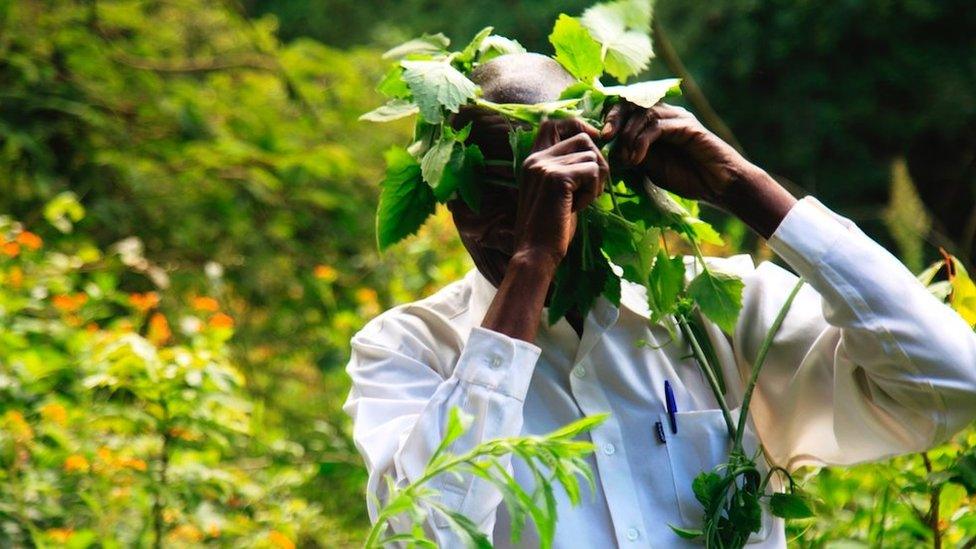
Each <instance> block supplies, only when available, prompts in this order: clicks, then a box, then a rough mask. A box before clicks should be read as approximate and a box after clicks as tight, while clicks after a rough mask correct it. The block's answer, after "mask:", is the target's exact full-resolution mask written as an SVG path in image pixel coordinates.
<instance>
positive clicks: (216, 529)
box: [207, 522, 220, 538]
mask: <svg viewBox="0 0 976 549" xmlns="http://www.w3.org/2000/svg"><path fill="white" fill-rule="evenodd" d="M207 535H208V536H210V537H212V538H219V537H220V525H219V524H217V523H216V522H211V523H210V525H209V526H207Z"/></svg>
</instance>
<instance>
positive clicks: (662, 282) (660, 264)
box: [647, 250, 685, 322]
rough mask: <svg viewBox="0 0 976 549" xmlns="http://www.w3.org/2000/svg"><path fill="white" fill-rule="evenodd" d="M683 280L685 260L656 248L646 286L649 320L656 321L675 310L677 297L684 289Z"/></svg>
mask: <svg viewBox="0 0 976 549" xmlns="http://www.w3.org/2000/svg"><path fill="white" fill-rule="evenodd" d="M684 280H685V262H684V260H683V259H682V257H681V256H675V257H668V254H667V253H665V252H664V250H658V252H657V259H656V260H655V261H654V268H652V269H651V277H650V280H649V281H648V286H647V289H648V298H649V301H650V303H649V304H650V307H651V311H652V315H651V320H653V321H654V322H657V321H659V320H661V319H662V318H663V317H665V316H667V315H669V314H671V313H673V312H674V311H675V309H676V308H677V306H678V297H679V296H680V295H681V290H682V289H684Z"/></svg>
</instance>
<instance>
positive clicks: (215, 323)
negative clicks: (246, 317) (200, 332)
mask: <svg viewBox="0 0 976 549" xmlns="http://www.w3.org/2000/svg"><path fill="white" fill-rule="evenodd" d="M208 324H210V327H211V328H218V329H219V328H233V327H234V319H233V318H231V317H230V316H229V315H226V314H224V313H217V314H215V315H213V316H211V317H210V321H209V322H208Z"/></svg>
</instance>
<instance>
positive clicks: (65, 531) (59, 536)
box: [44, 528, 75, 543]
mask: <svg viewBox="0 0 976 549" xmlns="http://www.w3.org/2000/svg"><path fill="white" fill-rule="evenodd" d="M44 533H45V534H47V537H49V538H51V539H52V540H54V541H56V542H57V543H68V541H70V540H71V536H73V535H75V531H74V530H73V529H71V528H51V529H50V530H48V531H46V532H44Z"/></svg>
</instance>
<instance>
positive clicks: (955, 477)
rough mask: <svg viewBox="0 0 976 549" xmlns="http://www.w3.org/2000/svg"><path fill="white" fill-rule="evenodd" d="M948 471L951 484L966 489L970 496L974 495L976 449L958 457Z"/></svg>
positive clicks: (975, 487) (975, 489) (975, 486)
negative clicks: (950, 474)
mask: <svg viewBox="0 0 976 549" xmlns="http://www.w3.org/2000/svg"><path fill="white" fill-rule="evenodd" d="M950 471H951V473H952V481H953V482H955V483H956V484H960V485H962V486H963V487H964V488H966V492H968V493H969V494H970V495H974V494H976V449H974V448H971V449H970V450H969V452H968V453H966V454H963V455H961V456H959V458H958V459H957V460H956V462H955V463H954V464H953V465H952V467H951V468H950Z"/></svg>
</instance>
